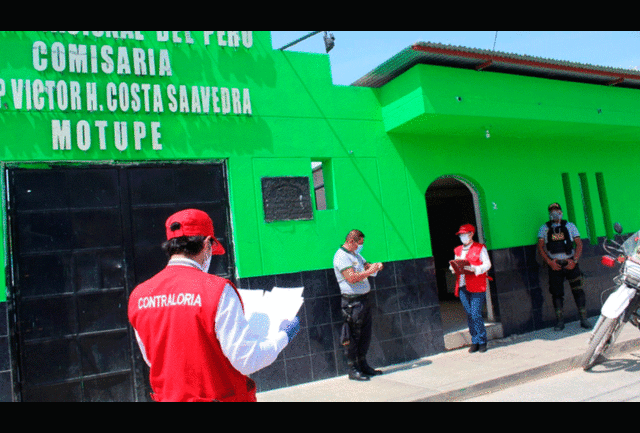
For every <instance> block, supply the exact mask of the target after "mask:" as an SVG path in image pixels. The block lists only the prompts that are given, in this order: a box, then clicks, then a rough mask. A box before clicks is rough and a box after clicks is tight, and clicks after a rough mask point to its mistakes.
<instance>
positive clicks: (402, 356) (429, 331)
mask: <svg viewBox="0 0 640 433" xmlns="http://www.w3.org/2000/svg"><path fill="white" fill-rule="evenodd" d="M370 282H371V288H372V294H373V298H372V299H373V337H372V341H371V348H370V349H369V354H368V356H367V360H368V361H369V364H371V365H372V366H374V367H380V366H388V365H393V364H398V363H402V362H407V361H410V360H414V359H419V358H422V357H425V356H428V355H433V354H436V353H440V352H442V351H443V350H444V336H443V331H442V322H441V319H440V305H439V301H438V295H437V288H436V282H435V269H434V266H433V259H432V258H423V259H415V260H404V261H398V262H392V263H385V268H384V270H383V271H382V272H380V273H379V274H378V276H377V277H375V278H371V279H370ZM237 283H238V284H237V285H238V287H240V288H243V289H271V288H272V287H273V286H278V287H300V286H304V287H305V289H304V298H305V301H304V305H303V306H302V309H301V312H300V319H301V330H300V333H299V334H298V335H297V336H296V337H295V339H294V340H293V341H292V342H291V344H290V345H289V346H287V347H286V348H285V350H284V351H283V353H281V354H280V356H279V357H278V359H277V360H276V361H275V362H274V363H273V364H272V365H270V366H269V367H267V368H265V369H263V370H261V371H259V372H257V373H255V374H254V375H252V378H253V379H254V380H255V381H256V383H257V385H258V391H266V390H270V389H275V388H281V387H285V386H292V385H298V384H301V383H305V382H312V381H316V380H321V379H327V378H330V377H336V376H340V375H343V374H346V372H347V369H346V362H345V358H344V354H343V350H342V346H341V345H340V343H339V341H338V340H339V336H340V329H341V327H342V315H341V313H340V289H339V287H338V283H337V282H336V278H335V275H334V273H333V269H322V270H317V271H308V272H299V273H294V274H286V275H272V276H262V277H255V278H246V279H241V280H239V281H238V282H237Z"/></svg>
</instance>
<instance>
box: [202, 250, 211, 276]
mask: <svg viewBox="0 0 640 433" xmlns="http://www.w3.org/2000/svg"><path fill="white" fill-rule="evenodd" d="M205 254H206V253H205ZM207 256H208V257H207ZM205 257H206V258H205V259H204V262H203V263H202V266H201V267H200V269H202V272H205V273H206V272H209V266H211V258H212V257H213V256H212V255H211V254H207V255H205Z"/></svg>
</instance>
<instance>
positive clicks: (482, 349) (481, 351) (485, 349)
mask: <svg viewBox="0 0 640 433" xmlns="http://www.w3.org/2000/svg"><path fill="white" fill-rule="evenodd" d="M478 351H479V352H480V353H484V352H486V351H487V343H484V344H481V345H480V348H479V349H478Z"/></svg>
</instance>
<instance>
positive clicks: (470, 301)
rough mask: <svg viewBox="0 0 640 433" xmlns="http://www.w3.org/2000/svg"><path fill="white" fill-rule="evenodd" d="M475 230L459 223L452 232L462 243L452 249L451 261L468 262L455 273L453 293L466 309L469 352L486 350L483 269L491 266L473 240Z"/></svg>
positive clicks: (485, 276) (483, 249) (484, 278)
mask: <svg viewBox="0 0 640 433" xmlns="http://www.w3.org/2000/svg"><path fill="white" fill-rule="evenodd" d="M475 231H476V229H475V227H474V226H473V225H471V224H465V225H463V226H461V227H460V230H458V232H457V233H456V235H458V236H459V237H460V241H461V242H462V245H460V246H458V247H456V248H455V249H454V253H455V260H466V261H467V262H468V263H463V265H464V266H463V268H462V269H461V271H460V272H458V273H456V290H455V295H456V296H458V297H459V298H460V302H461V303H462V305H463V307H464V309H465V311H466V312H467V322H468V324H469V332H470V333H471V343H472V344H471V348H470V349H469V352H470V353H473V352H477V351H480V352H486V351H487V330H486V329H485V326H484V319H483V317H482V307H483V306H484V303H485V292H486V291H487V271H488V270H489V269H490V268H491V260H489V253H488V252H487V247H485V246H484V245H483V244H480V243H478V242H474V241H473V234H474V233H475ZM453 270H454V269H453V268H452V271H453Z"/></svg>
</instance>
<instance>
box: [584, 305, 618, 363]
mask: <svg viewBox="0 0 640 433" xmlns="http://www.w3.org/2000/svg"><path fill="white" fill-rule="evenodd" d="M599 323H600V324H599V325H598V327H597V328H596V329H594V330H593V334H592V337H591V339H590V340H589V347H588V348H587V352H586V353H585V355H584V356H583V358H582V368H583V369H584V371H587V370H589V369H590V368H591V367H593V366H594V365H596V363H597V360H598V357H599V356H600V355H602V354H604V353H605V352H606V351H607V349H608V348H609V346H610V345H611V344H613V343H614V341H615V337H614V338H612V337H613V336H614V334H616V332H615V331H616V330H617V328H618V326H619V325H620V318H619V317H618V318H616V319H610V318H608V317H605V318H604V320H602V321H600V322H599Z"/></svg>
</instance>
